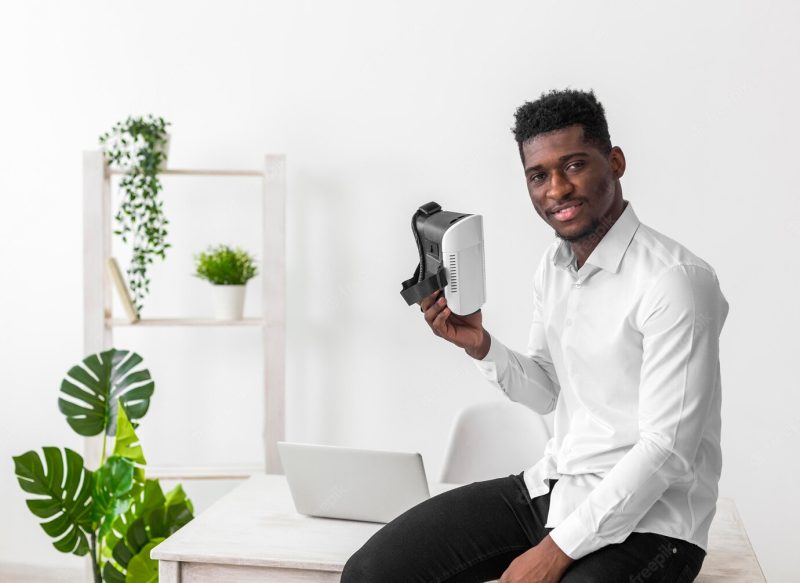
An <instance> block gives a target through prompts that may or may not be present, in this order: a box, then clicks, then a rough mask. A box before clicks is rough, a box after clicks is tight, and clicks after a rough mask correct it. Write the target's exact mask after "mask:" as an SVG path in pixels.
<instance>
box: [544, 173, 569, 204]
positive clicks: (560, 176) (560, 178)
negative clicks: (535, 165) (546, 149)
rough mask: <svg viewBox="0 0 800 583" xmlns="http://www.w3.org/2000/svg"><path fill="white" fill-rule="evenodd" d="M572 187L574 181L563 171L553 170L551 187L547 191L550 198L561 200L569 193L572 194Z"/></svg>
mask: <svg viewBox="0 0 800 583" xmlns="http://www.w3.org/2000/svg"><path fill="white" fill-rule="evenodd" d="M572 188H573V187H572V183H571V182H570V181H569V180H568V179H567V177H566V176H565V175H564V173H563V172H553V173H551V174H550V188H549V190H548V193H547V194H548V196H549V197H550V198H552V199H555V200H560V199H562V198H564V196H566V195H567V194H570V193H571V192H572Z"/></svg>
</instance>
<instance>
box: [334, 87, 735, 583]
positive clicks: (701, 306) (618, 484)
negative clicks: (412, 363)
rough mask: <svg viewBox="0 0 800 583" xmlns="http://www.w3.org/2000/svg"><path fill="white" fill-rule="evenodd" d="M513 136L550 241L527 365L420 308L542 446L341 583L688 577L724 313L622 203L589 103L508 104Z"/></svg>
mask: <svg viewBox="0 0 800 583" xmlns="http://www.w3.org/2000/svg"><path fill="white" fill-rule="evenodd" d="M514 134H515V137H516V140H517V144H518V146H519V152H520V157H521V160H522V165H523V168H524V173H525V179H526V183H527V185H528V193H529V195H530V198H531V202H532V203H533V207H534V209H535V210H536V213H537V214H538V215H539V216H540V217H541V218H542V219H543V220H544V221H545V222H546V223H547V225H548V226H550V227H552V228H553V229H554V231H555V234H556V236H557V239H556V240H555V241H554V242H553V244H551V245H550V246H549V247H548V249H547V250H546V252H545V253H544V255H543V256H542V258H541V261H540V263H539V265H538V267H537V269H536V272H535V277H534V282H533V302H534V316H533V323H532V326H531V328H530V336H529V341H528V347H527V351H526V353H525V354H522V353H519V352H516V351H514V350H512V349H510V348H508V347H506V346H505V345H503V344H502V343H501V342H500V341H499V340H498V339H497V338H495V337H493V336H492V335H491V334H489V332H487V331H486V329H485V328H484V327H483V324H482V317H481V312H480V311H478V312H476V313H474V314H471V315H468V316H459V315H456V314H453V313H451V312H450V310H449V309H448V308H447V303H446V301H445V299H444V297H443V296H442V295H441V294H440V293H439V292H437V293H435V294H432V295H431V296H429V297H427V298H425V299H424V300H422V302H421V303H420V309H421V310H422V311H423V312H424V316H425V320H426V322H427V323H428V325H429V326H430V328H431V330H432V331H433V333H434V334H436V335H437V336H439V337H441V338H444V339H445V340H447V341H449V342H451V343H453V344H455V345H456V346H459V347H461V348H463V349H464V350H465V351H466V353H467V354H468V355H469V356H470V357H471V358H472V359H473V360H474V362H475V364H476V366H477V367H478V368H479V369H480V370H481V372H482V373H483V374H484V375H485V376H486V378H487V379H488V380H489V382H491V383H492V384H493V385H495V386H496V387H498V388H499V389H500V390H502V391H503V392H504V393H505V394H506V395H507V396H508V397H509V398H510V399H512V400H514V401H518V402H520V403H523V404H524V405H526V406H527V407H529V408H531V409H533V410H534V411H536V412H538V413H541V414H543V415H544V414H547V413H550V412H551V411H555V418H554V428H555V435H554V436H553V438H552V439H550V440H549V441H548V443H547V445H546V447H545V451H544V456H543V457H542V459H541V460H540V461H539V462H537V463H536V464H535V465H534V466H533V467H531V468H528V469H526V470H524V471H523V472H520V473H519V474H517V475H509V476H506V477H503V478H496V479H492V480H486V481H480V482H474V483H472V484H468V485H466V486H461V487H459V488H455V489H453V490H450V491H448V492H445V493H443V494H440V495H438V496H434V497H432V498H430V499H429V500H426V501H425V502H422V503H420V504H418V505H417V506H415V507H414V508H411V509H410V510H408V511H407V512H405V513H404V514H402V515H401V516H399V517H398V518H396V519H395V520H393V521H392V522H391V523H389V524H387V525H386V526H385V527H383V528H382V529H381V530H380V531H378V532H377V533H375V535H373V537H372V538H370V540H368V541H367V542H366V543H365V544H364V546H363V547H362V548H361V549H359V550H358V551H357V552H356V553H355V554H354V555H353V556H352V557H351V558H350V560H349V561H348V563H347V565H346V566H345V569H344V572H343V574H342V582H343V583H349V582H355V581H358V582H360V583H370V582H376V583H377V582H383V583H387V582H393V581H397V582H412V581H419V582H420V583H422V582H452V583H455V582H466V581H487V580H491V579H496V578H499V580H500V582H501V583H512V582H514V583H557V582H559V581H561V582H563V583H588V582H593V583H637V582H641V583H644V582H648V583H651V582H663V583H688V582H691V581H693V580H694V579H695V577H696V576H697V574H698V573H699V571H700V567H701V566H702V563H703V560H704V558H705V554H706V549H707V544H708V530H709V526H710V523H711V520H712V518H713V517H714V513H715V510H716V501H717V493H718V489H717V486H718V482H719V477H720V472H721V467H722V454H721V450H720V428H721V419H720V404H721V382H720V367H719V336H720V332H721V330H722V327H723V324H724V322H725V319H726V317H727V314H728V302H727V301H726V299H725V297H724V296H723V294H722V292H721V290H720V287H719V282H718V280H717V276H716V273H715V272H714V269H713V268H712V267H711V266H710V265H709V264H708V263H706V262H705V261H703V260H702V259H700V258H699V257H697V256H696V255H694V254H693V253H692V252H690V251H689V250H688V249H686V248H685V247H684V246H682V245H681V244H680V243H678V242H676V241H674V240H672V239H670V238H668V237H666V236H665V235H662V234H661V233H659V232H658V231H656V230H654V229H653V228H651V227H649V226H647V225H645V224H643V223H640V221H639V219H638V217H637V216H636V214H635V213H634V211H633V206H632V205H631V202H630V201H627V200H625V199H624V198H623V196H622V187H621V185H620V178H621V177H622V175H623V174H624V172H625V156H624V154H623V152H622V150H621V149H620V148H619V147H618V146H614V147H612V146H611V141H610V137H609V134H608V127H607V124H606V119H605V114H604V111H603V107H602V105H601V104H600V103H599V102H598V101H597V100H596V99H595V96H594V94H593V93H592V92H591V91H589V92H588V93H586V92H581V91H576V90H565V91H551V92H550V93H548V94H543V95H542V96H541V97H540V98H539V99H538V100H537V101H535V102H532V103H531V102H529V103H526V104H524V105H523V106H522V107H520V108H519V109H518V110H517V112H516V126H515V128H514Z"/></svg>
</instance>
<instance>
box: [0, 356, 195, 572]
mask: <svg viewBox="0 0 800 583" xmlns="http://www.w3.org/2000/svg"><path fill="white" fill-rule="evenodd" d="M141 363H142V358H141V357H140V356H139V355H138V354H136V353H134V352H130V351H127V350H117V349H114V348H112V349H110V350H107V351H105V352H101V353H99V354H92V355H90V356H88V357H86V358H85V359H84V360H83V362H82V363H81V364H80V365H76V366H74V367H72V368H71V369H70V370H69V371H68V373H67V376H66V378H64V380H63V381H62V382H61V391H60V392H61V394H60V396H59V399H58V408H59V410H60V411H61V412H62V413H63V414H64V415H66V417H67V423H69V425H70V427H72V428H73V429H74V430H75V431H76V432H77V433H78V434H79V435H82V436H85V437H90V436H94V435H99V434H101V433H102V435H103V448H102V454H101V459H100V466H99V467H98V468H97V469H96V470H94V471H92V470H89V469H87V468H86V467H84V461H83V458H82V457H81V455H80V454H78V453H76V452H75V451H73V450H71V449H69V448H66V447H65V448H63V449H59V448H57V447H49V446H45V447H43V448H42V454H43V456H40V455H39V453H38V452H36V451H34V450H31V451H27V452H25V453H23V454H21V455H18V456H14V458H13V459H14V467H15V472H16V476H17V480H18V482H19V485H20V487H21V488H22V489H23V490H24V491H25V492H27V493H28V494H30V495H31V496H30V497H29V498H28V500H27V501H26V503H27V505H28V508H29V509H30V511H31V512H32V513H33V514H35V515H36V516H37V517H38V518H41V519H43V521H42V522H41V526H42V529H43V530H44V531H45V532H46V533H47V534H48V535H49V536H50V537H51V538H53V539H55V540H54V541H53V546H54V547H55V548H56V549H58V550H59V551H61V552H62V553H72V554H75V555H86V554H87V553H91V558H92V564H93V567H94V580H95V582H96V583H97V582H101V581H108V582H112V583H117V582H122V581H128V582H137V583H138V582H144V581H147V582H151V581H157V580H158V564H157V562H156V561H155V560H153V559H151V558H150V550H151V549H152V548H153V547H154V546H156V545H157V544H159V543H160V542H161V541H163V540H164V539H165V538H166V537H168V536H170V535H171V534H172V533H174V532H175V531H177V530H178V529H179V528H181V527H182V526H183V525H184V524H186V523H187V522H189V521H190V520H192V518H193V512H194V508H193V506H192V502H191V501H190V500H189V499H188V498H187V497H186V494H185V493H184V491H183V488H182V487H181V486H180V485H178V486H176V487H175V488H174V489H172V490H171V491H169V492H167V493H166V494H165V493H164V491H163V490H162V489H161V485H160V484H159V482H158V480H153V479H148V478H146V477H145V466H146V463H147V462H146V460H145V457H144V452H143V451H142V447H141V444H140V443H139V438H138V437H137V436H136V431H135V428H136V427H138V424H137V423H136V421H138V420H139V419H141V418H142V417H144V415H145V413H147V410H148V408H149V406H150V398H151V397H152V395H153V391H154V389H155V385H154V383H153V380H152V378H151V376H150V372H149V371H148V370H147V369H142V368H140V367H139V365H140V364H141ZM109 437H111V438H113V449H112V451H111V455H109V456H106V449H107V447H106V446H107V441H108V438H109Z"/></svg>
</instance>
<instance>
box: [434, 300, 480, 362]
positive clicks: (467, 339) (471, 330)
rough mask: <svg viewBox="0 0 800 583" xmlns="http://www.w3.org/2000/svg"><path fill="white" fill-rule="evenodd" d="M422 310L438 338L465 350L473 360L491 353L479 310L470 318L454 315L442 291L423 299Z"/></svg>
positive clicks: (469, 316) (470, 315)
mask: <svg viewBox="0 0 800 583" xmlns="http://www.w3.org/2000/svg"><path fill="white" fill-rule="evenodd" d="M419 306H420V310H422V312H423V314H424V315H425V321H426V322H427V323H428V325H429V326H430V327H431V330H433V333H434V334H436V335H437V336H439V337H441V338H444V339H445V340H447V341H448V342H452V343H453V344H455V345H456V346H458V347H460V348H463V349H464V350H465V351H466V352H467V354H468V355H470V356H471V357H472V358H477V359H478V360H481V359H482V358H483V357H485V356H486V354H487V353H488V352H489V343H490V341H491V339H490V338H489V333H488V332H486V330H484V328H483V317H482V315H481V311H480V310H478V311H477V312H475V313H473V314H469V315H468V316H459V315H458V314H453V313H452V312H451V311H450V308H449V307H447V299H446V298H445V297H444V294H443V293H442V290H437V291H435V292H433V293H432V294H431V295H429V296H427V297H424V298H422V301H421V302H420V303H419Z"/></svg>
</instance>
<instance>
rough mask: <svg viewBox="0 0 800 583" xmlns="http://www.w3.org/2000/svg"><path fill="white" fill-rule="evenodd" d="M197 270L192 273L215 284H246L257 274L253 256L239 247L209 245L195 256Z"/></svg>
mask: <svg viewBox="0 0 800 583" xmlns="http://www.w3.org/2000/svg"><path fill="white" fill-rule="evenodd" d="M194 259H195V268H196V271H195V273H193V274H192V275H194V276H195V277H199V278H200V279H205V280H208V281H210V282H211V283H213V284H214V285H244V284H246V283H247V281H248V280H250V279H252V278H253V277H255V276H256V275H257V268H256V265H255V260H254V259H253V257H252V256H251V255H250V254H249V253H248V252H247V251H245V250H243V249H240V248H239V247H236V248H232V247H230V246H228V245H217V246H216V247H213V246H212V247H209V248H208V249H207V250H206V251H202V252H200V253H198V254H196V255H195V256H194Z"/></svg>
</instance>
